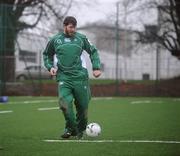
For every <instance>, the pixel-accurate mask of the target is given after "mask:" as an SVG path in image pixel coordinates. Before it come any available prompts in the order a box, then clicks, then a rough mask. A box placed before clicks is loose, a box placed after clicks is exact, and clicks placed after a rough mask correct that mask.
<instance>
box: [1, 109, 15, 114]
mask: <svg viewBox="0 0 180 156" xmlns="http://www.w3.org/2000/svg"><path fill="white" fill-rule="evenodd" d="M12 112H13V111H12V110H8V111H0V114H4V113H12Z"/></svg>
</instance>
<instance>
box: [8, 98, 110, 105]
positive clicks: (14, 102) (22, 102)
mask: <svg viewBox="0 0 180 156" xmlns="http://www.w3.org/2000/svg"><path fill="white" fill-rule="evenodd" d="M111 99H113V98H112V97H95V98H92V100H111ZM42 102H46V103H54V102H55V103H57V102H58V100H30V101H19V102H18V101H13V102H8V104H33V103H42Z"/></svg>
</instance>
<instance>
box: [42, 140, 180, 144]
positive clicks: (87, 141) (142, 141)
mask: <svg viewBox="0 0 180 156" xmlns="http://www.w3.org/2000/svg"><path fill="white" fill-rule="evenodd" d="M43 141H44V142H62V143H68V142H72V143H77V142H78V143H113V142H115V143H158V144H180V141H165V140H164V141H162V140H43Z"/></svg>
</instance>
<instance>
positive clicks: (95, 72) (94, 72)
mask: <svg viewBox="0 0 180 156" xmlns="http://www.w3.org/2000/svg"><path fill="white" fill-rule="evenodd" d="M93 75H94V77H96V78H97V77H99V76H100V75H101V71H100V70H94V71H93Z"/></svg>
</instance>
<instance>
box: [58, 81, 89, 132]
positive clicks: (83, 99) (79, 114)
mask: <svg viewBox="0 0 180 156" xmlns="http://www.w3.org/2000/svg"><path fill="white" fill-rule="evenodd" d="M58 94H59V105H60V109H61V110H62V112H63V115H64V118H65V122H66V125H65V129H66V130H68V131H71V132H73V131H78V132H82V131H84V130H85V129H86V125H87V120H88V117H87V113H88V103H89V101H90V98H91V93H90V86H89V82H88V80H74V81H60V82H59V85H58ZM73 104H74V105H75V108H76V115H75V114H74V110H73Z"/></svg>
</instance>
